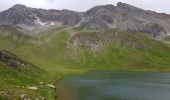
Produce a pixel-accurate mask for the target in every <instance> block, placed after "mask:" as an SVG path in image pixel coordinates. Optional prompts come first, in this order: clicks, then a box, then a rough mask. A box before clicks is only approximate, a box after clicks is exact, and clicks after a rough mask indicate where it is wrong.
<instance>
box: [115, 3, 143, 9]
mask: <svg viewBox="0 0 170 100" xmlns="http://www.w3.org/2000/svg"><path fill="white" fill-rule="evenodd" d="M117 7H119V8H123V9H126V10H133V11H134V10H140V8H138V7H135V6H132V5H130V4H126V3H122V2H118V3H117Z"/></svg>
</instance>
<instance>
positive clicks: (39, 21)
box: [34, 14, 55, 26]
mask: <svg viewBox="0 0 170 100" xmlns="http://www.w3.org/2000/svg"><path fill="white" fill-rule="evenodd" d="M34 16H35V18H36V20H35V21H34V22H35V23H37V24H39V25H42V26H54V25H55V23H54V22H46V23H45V22H42V21H41V19H40V18H39V17H38V16H37V15H36V14H34Z"/></svg>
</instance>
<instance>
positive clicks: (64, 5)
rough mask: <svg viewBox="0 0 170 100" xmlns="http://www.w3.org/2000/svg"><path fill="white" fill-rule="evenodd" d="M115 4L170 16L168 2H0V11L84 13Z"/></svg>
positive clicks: (65, 0)
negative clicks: (16, 7)
mask: <svg viewBox="0 0 170 100" xmlns="http://www.w3.org/2000/svg"><path fill="white" fill-rule="evenodd" d="M117 2H124V3H128V4H131V5H134V6H137V7H140V8H143V9H146V10H153V11H157V12H164V13H169V14H170V8H169V5H170V1H169V0H0V11H2V10H5V9H8V8H9V7H11V6H13V5H14V4H18V3H19V4H24V5H27V6H29V7H36V8H45V9H69V10H74V11H86V10H88V9H90V8H92V7H94V6H97V5H105V4H113V5H116V3H117Z"/></svg>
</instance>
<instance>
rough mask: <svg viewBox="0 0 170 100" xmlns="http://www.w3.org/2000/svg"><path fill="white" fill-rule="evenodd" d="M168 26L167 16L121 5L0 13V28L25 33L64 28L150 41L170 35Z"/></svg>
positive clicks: (15, 9) (15, 8)
mask: <svg viewBox="0 0 170 100" xmlns="http://www.w3.org/2000/svg"><path fill="white" fill-rule="evenodd" d="M169 23H170V15H168V14H164V13H156V12H153V11H148V10H143V9H140V8H137V7H134V6H131V5H129V4H125V3H121V2H119V3H118V4H117V6H114V5H102V6H96V7H93V8H91V9H90V10H88V11H87V12H75V11H69V10H45V9H36V8H29V7H26V6H24V5H19V4H17V5H14V6H13V7H12V8H9V9H8V10H5V11H2V12H1V13H0V24H1V25H10V26H17V27H19V28H20V29H21V30H23V31H26V32H29V33H41V32H43V31H46V30H50V29H54V28H56V27H62V26H66V27H72V28H73V27H74V28H75V27H76V28H77V29H83V30H103V29H120V30H123V31H127V32H130V33H135V32H145V33H148V34H150V35H151V36H152V37H155V38H162V37H165V36H166V35H167V34H169V33H170V26H169Z"/></svg>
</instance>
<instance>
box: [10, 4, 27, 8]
mask: <svg viewBox="0 0 170 100" xmlns="http://www.w3.org/2000/svg"><path fill="white" fill-rule="evenodd" d="M12 8H26V6H25V5H22V4H15V5H14V6H13V7H12Z"/></svg>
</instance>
